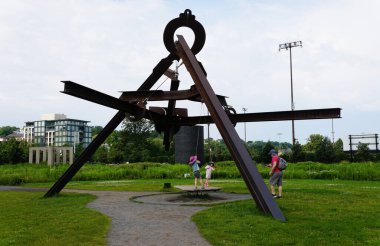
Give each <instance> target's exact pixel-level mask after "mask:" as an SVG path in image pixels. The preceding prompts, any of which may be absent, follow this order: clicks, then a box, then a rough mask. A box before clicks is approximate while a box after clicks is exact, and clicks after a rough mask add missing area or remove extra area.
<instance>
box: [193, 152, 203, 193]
mask: <svg viewBox="0 0 380 246" xmlns="http://www.w3.org/2000/svg"><path fill="white" fill-rule="evenodd" d="M198 163H200V161H199V160H198V157H197V156H196V155H193V156H190V161H189V165H191V168H192V169H193V173H194V186H195V189H198V179H199V181H200V184H201V186H202V189H203V188H204V187H203V183H202V176H201V172H200V170H199V165H198Z"/></svg>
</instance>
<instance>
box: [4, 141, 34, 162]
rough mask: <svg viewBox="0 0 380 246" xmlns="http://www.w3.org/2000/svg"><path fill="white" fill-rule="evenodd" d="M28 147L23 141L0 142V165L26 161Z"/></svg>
mask: <svg viewBox="0 0 380 246" xmlns="http://www.w3.org/2000/svg"><path fill="white" fill-rule="evenodd" d="M28 154H29V145H28V143H27V142H25V141H19V140H16V139H15V138H11V139H9V140H8V141H5V142H0V164H6V163H12V164H14V163H22V162H27V161H28Z"/></svg>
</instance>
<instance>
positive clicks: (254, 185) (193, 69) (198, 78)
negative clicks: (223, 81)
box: [176, 35, 286, 221]
mask: <svg viewBox="0 0 380 246" xmlns="http://www.w3.org/2000/svg"><path fill="white" fill-rule="evenodd" d="M177 37H178V43H177V47H176V48H177V51H178V55H179V56H180V57H181V58H182V60H183V62H184V64H185V66H186V68H187V70H188V71H189V73H190V75H191V77H192V78H193V80H194V83H195V85H196V87H197V89H198V91H199V93H200V95H201V97H202V98H203V100H204V101H205V104H206V106H207V108H208V110H209V111H210V115H211V117H212V119H213V120H214V122H215V124H216V126H217V127H218V129H219V132H220V134H221V135H222V137H223V139H224V141H225V143H226V145H227V147H228V149H229V151H230V153H231V155H232V157H233V159H234V161H235V162H236V165H237V167H238V169H239V171H240V173H241V174H242V176H243V178H244V181H245V183H246V184H247V186H248V188H249V190H250V192H251V195H252V197H253V199H254V200H255V201H256V204H257V206H258V207H259V208H260V209H261V210H262V211H263V212H264V213H271V214H272V216H273V217H274V218H275V219H277V220H281V221H285V220H286V218H285V217H284V215H283V214H282V212H281V210H280V208H279V207H278V205H277V203H276V202H275V201H274V199H273V197H272V195H271V194H270V192H269V189H268V187H267V186H266V185H265V183H264V180H263V178H262V177H261V175H260V173H259V171H258V170H257V168H256V166H255V164H254V163H253V161H252V159H251V156H250V155H249V153H248V151H247V149H246V148H245V147H244V145H243V142H242V141H241V139H240V137H239V135H238V134H237V132H236V130H235V128H234V127H233V125H232V122H231V120H230V119H229V117H228V116H227V114H226V112H225V111H224V110H223V107H222V105H221V104H220V102H219V100H218V98H217V97H216V95H215V92H214V91H213V89H212V87H211V85H210V83H209V82H208V80H207V78H206V76H205V73H204V71H203V70H202V68H201V66H200V65H199V63H198V61H197V59H196V58H195V56H194V54H193V53H192V52H191V50H190V48H189V46H188V45H187V43H186V41H185V39H184V38H183V36H181V35H177Z"/></svg>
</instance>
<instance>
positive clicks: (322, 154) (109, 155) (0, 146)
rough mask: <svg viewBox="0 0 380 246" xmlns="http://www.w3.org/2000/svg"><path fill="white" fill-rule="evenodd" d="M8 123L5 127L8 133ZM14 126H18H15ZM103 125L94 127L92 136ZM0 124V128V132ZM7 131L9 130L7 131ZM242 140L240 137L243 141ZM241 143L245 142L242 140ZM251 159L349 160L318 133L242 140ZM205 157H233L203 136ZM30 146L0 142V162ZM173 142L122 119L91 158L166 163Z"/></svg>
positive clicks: (365, 154)
mask: <svg viewBox="0 0 380 246" xmlns="http://www.w3.org/2000/svg"><path fill="white" fill-rule="evenodd" d="M9 129H13V128H10V127H8V126H7V128H6V130H7V131H8V133H9V131H10V130H9ZM16 129H17V128H16ZM102 129H103V128H102V127H101V126H95V127H93V129H92V131H93V132H92V134H93V137H96V135H97V134H99V133H100V131H101V130H102ZM1 130H2V127H0V132H1ZM9 134H10V133H9ZM242 141H243V140H242ZM243 142H244V141H243ZM244 144H245V146H246V148H247V150H248V151H249V153H250V155H251V156H252V159H253V160H254V161H255V162H257V163H269V162H270V156H269V155H268V152H269V151H270V150H271V149H277V150H280V149H281V150H282V152H283V157H284V158H285V159H286V160H288V161H290V162H303V161H315V162H322V163H333V162H340V161H343V160H349V159H350V156H349V155H348V154H346V153H345V152H344V151H343V141H342V140H341V139H338V140H337V141H336V142H334V143H333V142H331V140H330V139H329V138H328V137H324V136H322V135H320V134H312V135H310V136H309V138H308V141H307V143H306V144H304V145H301V144H300V143H298V142H297V143H296V144H294V145H293V146H292V145H291V144H290V143H287V142H277V141H267V142H264V141H248V142H247V143H244ZM204 146H205V153H204V156H205V160H206V161H209V160H212V161H227V160H232V157H231V154H230V152H229V150H228V149H227V146H226V145H225V143H224V141H223V140H222V139H212V138H210V139H205V143H204ZM29 147H31V145H29V144H28V143H26V142H25V141H19V140H16V139H12V138H11V139H9V140H8V141H4V142H0V164H5V163H25V162H28V153H29ZM83 149H84V148H83V147H82V146H81V145H78V146H76V153H75V157H78V156H79V155H80V153H81V152H82V151H83ZM174 158H175V156H174V143H172V145H171V147H170V150H169V152H166V151H164V148H163V136H162V135H160V134H158V133H157V132H156V131H155V129H154V125H153V124H152V123H151V122H149V121H147V120H140V121H136V122H129V121H126V120H125V121H124V122H123V123H122V126H121V130H115V131H114V132H113V133H112V134H111V135H110V136H109V137H108V138H107V139H106V141H105V142H104V144H102V145H101V146H100V147H99V149H98V150H97V151H96V152H95V154H94V155H93V156H92V157H91V162H94V163H126V162H131V163H133V162H167V163H174ZM370 160H380V155H375V154H371V153H370V149H369V147H368V144H364V143H359V145H358V150H357V152H356V153H355V156H354V161H370Z"/></svg>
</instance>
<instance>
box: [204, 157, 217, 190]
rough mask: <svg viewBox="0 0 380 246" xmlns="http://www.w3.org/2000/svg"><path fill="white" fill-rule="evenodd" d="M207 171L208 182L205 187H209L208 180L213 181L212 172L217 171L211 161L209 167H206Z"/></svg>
mask: <svg viewBox="0 0 380 246" xmlns="http://www.w3.org/2000/svg"><path fill="white" fill-rule="evenodd" d="M205 169H206V182H205V185H206V187H208V180H209V179H211V173H212V171H214V170H215V167H214V162H212V161H210V162H209V163H208V164H207V166H206V167H205Z"/></svg>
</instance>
